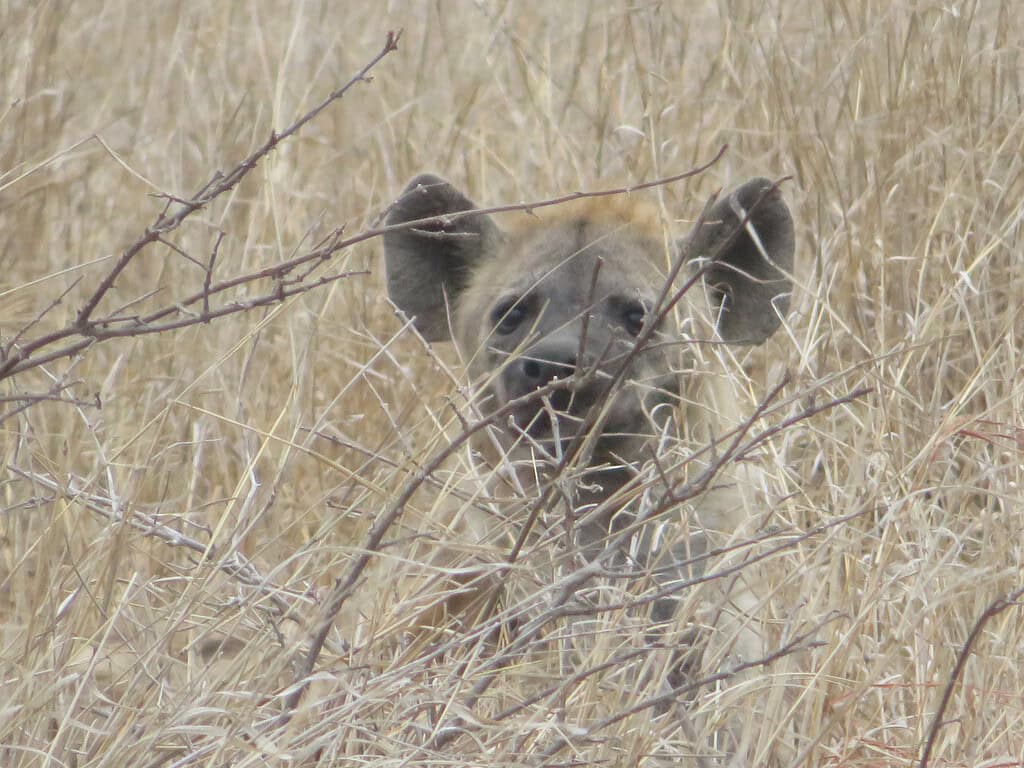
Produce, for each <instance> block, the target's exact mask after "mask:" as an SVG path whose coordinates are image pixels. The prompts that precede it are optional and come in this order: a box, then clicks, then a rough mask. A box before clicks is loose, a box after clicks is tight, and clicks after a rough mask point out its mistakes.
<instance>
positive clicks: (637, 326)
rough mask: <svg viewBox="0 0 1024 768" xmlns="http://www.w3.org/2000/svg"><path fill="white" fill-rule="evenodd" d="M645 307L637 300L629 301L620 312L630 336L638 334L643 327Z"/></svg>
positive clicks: (645, 315)
mask: <svg viewBox="0 0 1024 768" xmlns="http://www.w3.org/2000/svg"><path fill="white" fill-rule="evenodd" d="M646 317H647V308H646V307H644V305H643V304H641V303H640V302H639V301H636V302H630V303H629V304H628V305H627V306H626V308H625V310H624V311H623V313H622V321H623V323H624V324H625V326H626V331H628V332H629V335H630V336H639V335H640V331H642V330H643V327H644V318H646Z"/></svg>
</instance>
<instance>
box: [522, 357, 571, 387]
mask: <svg viewBox="0 0 1024 768" xmlns="http://www.w3.org/2000/svg"><path fill="white" fill-rule="evenodd" d="M575 372H576V350H575V349H564V348H563V349H558V348H554V349H552V348H548V349H544V348H539V349H538V348H535V349H531V350H530V351H529V352H527V354H525V355H524V356H523V358H522V359H521V360H520V361H519V373H520V375H521V376H522V377H523V383H524V384H525V385H526V389H536V388H537V387H543V386H544V385H545V384H548V383H550V382H552V381H555V380H557V379H565V378H568V377H569V376H572V375H573V373H575Z"/></svg>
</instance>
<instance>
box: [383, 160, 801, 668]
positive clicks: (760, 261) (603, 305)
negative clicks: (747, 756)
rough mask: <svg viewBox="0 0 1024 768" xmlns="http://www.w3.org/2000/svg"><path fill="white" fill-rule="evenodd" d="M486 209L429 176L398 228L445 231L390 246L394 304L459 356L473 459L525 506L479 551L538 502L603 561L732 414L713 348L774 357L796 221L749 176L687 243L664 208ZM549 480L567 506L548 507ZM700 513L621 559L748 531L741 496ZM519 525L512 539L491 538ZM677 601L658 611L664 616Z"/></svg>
mask: <svg viewBox="0 0 1024 768" xmlns="http://www.w3.org/2000/svg"><path fill="white" fill-rule="evenodd" d="M475 207H476V206H474V204H473V203H472V202H471V201H470V200H469V199H468V198H467V197H466V196H465V195H464V194H463V193H461V192H460V191H459V190H457V189H456V188H455V187H454V186H452V185H451V184H450V183H448V182H447V181H445V180H443V179H441V178H438V177H437V176H433V175H421V176H417V177H416V178H414V179H413V180H412V181H411V182H410V183H409V185H408V187H407V188H406V189H405V191H404V192H403V193H402V195H401V196H400V198H399V199H398V200H397V202H396V203H395V205H394V206H393V208H392V209H391V211H390V214H389V217H388V219H387V223H388V225H403V224H407V223H409V222H415V221H418V220H421V219H432V220H431V221H429V222H425V223H422V224H420V225H416V224H413V225H411V226H409V227H404V228H403V227H396V228H394V229H390V230H389V231H388V232H387V234H386V235H385V260H386V267H387V284H388V294H389V296H390V298H391V300H392V301H393V302H394V304H395V305H396V306H397V307H398V308H399V309H400V310H402V311H403V312H404V313H405V314H406V316H408V317H409V318H411V319H412V321H413V323H414V325H415V327H416V329H417V330H418V331H419V333H420V334H421V335H422V336H423V337H424V339H426V340H427V341H430V342H440V341H448V340H451V341H453V342H454V343H455V346H456V348H457V350H458V352H459V354H460V356H461V358H462V359H463V360H464V361H465V364H466V367H467V370H468V372H469V374H470V376H471V378H472V380H473V382H474V387H475V392H476V395H477V397H476V399H475V404H476V407H477V408H478V409H479V410H478V416H479V417H480V418H481V419H483V420H484V421H485V423H487V425H488V427H487V429H484V430H481V431H480V433H479V434H478V435H477V436H476V438H477V442H476V443H475V444H474V446H475V451H476V455H477V456H479V457H482V460H481V463H483V464H484V465H485V466H488V467H490V468H492V469H496V470H497V471H496V472H495V476H496V477H500V478H503V482H505V483H507V484H508V485H509V487H511V488H513V489H514V493H511V494H510V496H511V497H518V498H519V499H520V506H519V507H518V508H517V507H516V506H515V505H514V504H513V503H511V502H510V503H509V504H508V505H506V508H504V509H501V510H498V511H497V512H496V513H494V514H493V515H491V516H490V517H488V516H487V515H486V514H483V515H480V516H478V517H477V518H476V519H474V520H471V521H469V522H468V523H466V524H467V525H468V526H469V527H470V528H472V529H473V531H474V535H475V536H476V537H477V539H478V540H480V541H484V540H487V539H488V537H492V538H493V536H495V535H497V533H496V531H498V530H499V529H500V530H501V531H504V532H508V531H509V530H511V531H512V533H511V535H510V538H511V539H515V538H516V536H517V535H518V534H517V529H516V527H515V523H520V524H525V523H526V520H525V519H523V520H518V521H517V520H515V519H514V518H515V517H516V515H517V514H520V515H521V516H523V517H524V518H525V517H526V516H527V515H528V513H529V512H530V511H535V507H531V506H530V504H529V503H528V501H529V500H530V499H534V500H535V499H538V498H541V499H543V500H546V503H547V504H548V506H550V507H552V508H554V507H555V506H558V505H561V506H560V507H559V508H560V509H561V510H562V512H561V513H560V514H561V515H562V518H563V520H562V521H561V522H560V523H559V524H562V523H564V525H563V528H564V529H565V531H566V533H567V535H566V536H563V541H564V540H566V539H568V540H569V542H570V547H571V548H575V552H576V553H577V555H578V559H579V561H580V562H584V563H585V562H588V561H589V560H592V559H593V558H595V557H599V556H602V553H604V555H605V556H607V552H606V543H607V542H608V541H611V540H613V539H614V538H615V537H616V535H617V534H618V533H619V532H621V531H625V530H627V529H628V528H629V527H630V524H631V523H632V522H635V521H636V520H637V517H638V515H640V514H641V512H640V509H639V508H640V507H641V506H642V504H643V500H644V499H645V498H647V499H650V497H651V495H652V494H651V493H647V495H646V496H645V494H644V490H645V488H646V489H648V490H649V489H650V488H652V487H653V486H656V485H657V484H658V482H661V483H662V484H665V483H667V482H668V481H667V480H665V479H664V478H661V479H660V480H659V479H658V478H657V477H656V475H658V474H659V473H662V474H663V473H664V472H665V466H666V465H667V464H670V463H671V462H670V461H669V460H668V459H666V460H665V462H663V463H661V464H659V462H658V461H657V457H658V455H659V451H660V450H661V449H662V448H663V447H664V446H665V445H666V440H668V439H669V438H668V434H669V433H670V432H676V433H678V432H680V431H682V432H685V433H687V434H692V435H697V436H700V437H701V439H704V440H707V439H710V437H711V436H712V435H714V434H716V433H717V432H718V430H720V429H721V428H722V427H721V424H720V417H723V416H724V415H725V413H726V412H727V411H729V410H730V409H734V407H735V406H734V403H732V402H729V401H730V399H731V398H730V397H729V396H728V395H722V394H716V393H715V389H714V387H713V386H708V385H707V380H708V377H707V376H702V375H701V371H700V368H701V365H702V362H701V361H702V360H705V359H706V357H707V355H706V353H705V351H704V350H702V347H706V346H708V344H706V343H710V344H714V343H715V342H717V343H719V344H722V343H727V344H729V345H750V344H760V343H762V342H764V341H765V340H766V339H767V338H768V337H770V336H771V335H772V334H773V333H774V332H775V331H776V330H777V329H778V328H779V327H780V325H781V322H782V318H783V317H784V315H785V313H786V311H787V309H788V305H789V291H790V280H789V277H788V274H789V273H790V269H791V266H792V258H793V223H792V219H791V216H790V213H789V209H788V208H787V206H786V204H785V202H784V200H783V198H782V195H781V193H780V192H779V190H778V189H777V188H776V187H775V186H774V185H773V184H772V183H771V182H769V181H767V180H766V179H761V178H758V179H753V180H751V181H748V182H746V183H745V184H742V185H741V186H739V187H738V188H736V189H735V190H734V191H732V192H731V193H729V194H727V195H725V196H723V197H721V198H720V199H719V200H718V201H717V203H715V204H714V205H712V206H710V207H709V208H708V209H707V210H706V211H705V212H704V214H703V215H702V216H701V217H700V219H699V221H698V224H697V226H696V227H695V228H694V229H693V230H692V231H691V232H690V233H689V234H688V235H686V236H684V237H682V238H680V239H678V240H673V239H671V238H669V237H666V235H665V227H664V226H663V223H662V217H661V216H660V215H658V212H657V211H656V210H653V209H647V208H645V207H643V206H642V205H640V204H637V203H635V202H632V201H630V200H628V199H623V198H595V199H588V200H582V201H577V202H575V203H572V204H569V205H567V206H558V207H557V208H556V209H554V210H553V212H552V213H551V214H547V215H544V214H543V213H542V212H538V213H535V214H533V215H531V216H528V217H526V218H527V219H528V222H527V223H526V224H524V225H523V226H521V227H518V228H515V229H513V230H511V231H503V230H502V229H501V228H499V226H498V224H497V223H496V222H495V221H494V220H493V219H492V218H491V217H489V216H488V215H486V214H483V213H478V212H474V209H475ZM467 212H469V213H467ZM436 217H440V218H436ZM727 420H728V419H726V421H727ZM701 461H702V462H703V464H704V466H707V465H708V463H709V462H708V459H707V458H706V456H705V458H704V459H702V460H701ZM698 463H700V462H698ZM652 464H653V465H655V466H656V467H657V471H655V470H650V469H649V468H650V466H651V465H652ZM683 464H684V465H685V464H686V462H685V461H684V462H683ZM645 465H646V466H647V467H648V470H647V472H646V474H645V471H644V469H643V467H644V466H645ZM676 466H679V465H678V463H677V465H676ZM567 477H568V478H570V479H571V482H564V480H565V478H567ZM645 477H646V478H647V480H646V481H645V480H644V478H645ZM652 478H654V479H653V480H652ZM559 480H561V481H562V482H558V481H559ZM552 482H554V483H556V485H557V492H555V493H548V494H547V495H546V496H545V495H544V490H545V488H549V487H550V483H552ZM645 482H646V485H645ZM546 483H547V484H548V485H546ZM716 486H718V487H729V486H735V483H728V482H720V481H716ZM654 495H657V494H656V493H655V494H654ZM522 499H526V500H527V501H522ZM692 507H693V508H694V509H696V511H697V514H696V519H694V520H690V521H688V522H687V524H686V525H685V526H683V527H685V528H686V534H685V535H684V536H682V537H681V538H680V537H678V536H675V537H674V536H672V535H671V533H672V532H671V531H668V532H667V531H666V530H665V529H664V525H663V524H664V521H665V520H666V519H673V518H672V516H671V515H664V514H659V518H658V521H657V522H658V523H661V524H662V527H661V528H660V529H656V526H653V525H652V526H648V528H650V529H651V530H647V531H645V532H642V533H641V535H639V537H638V538H636V537H635V538H634V539H631V542H632V545H631V546H632V549H633V551H632V554H631V555H629V556H627V555H626V554H621V553H620V554H618V555H617V556H616V557H617V560H618V561H619V562H620V563H621V562H623V561H624V560H626V559H629V557H632V558H633V559H634V560H635V559H636V557H637V550H638V549H639V550H640V555H642V556H645V557H646V556H647V555H649V552H650V550H653V549H657V548H658V547H659V540H667V541H671V542H672V543H671V546H669V547H668V551H669V552H670V553H671V556H673V557H676V556H678V557H677V559H685V557H689V556H691V555H692V554H693V553H694V552H695V551H696V552H697V553H699V552H700V550H701V549H702V548H703V547H705V546H706V536H707V535H709V533H710V535H720V536H721V537H722V540H723V541H724V540H725V539H727V538H728V536H729V535H730V534H732V533H733V532H735V531H736V530H739V529H741V528H742V527H743V525H744V523H745V521H746V520H747V519H748V518H749V517H750V512H749V506H748V505H747V504H746V503H745V502H744V501H743V499H741V498H738V497H737V494H736V493H731V494H730V493H726V494H724V495H723V494H722V493H717V494H715V493H711V492H709V493H707V494H705V495H704V496H702V497H701V498H698V499H695V500H694V501H693V504H692ZM517 509H518V510H519V512H518V513H517V511H516V510H517ZM661 512H664V510H661ZM510 518H512V522H513V525H512V526H511V527H510V526H508V525H496V524H495V520H500V521H501V522H502V523H507V522H508V521H509V519H510ZM675 519H678V518H675ZM677 527H678V526H677ZM655 529H656V530H655ZM620 540H621V537H620ZM663 549H664V548H663ZM684 550H685V555H684V554H682V553H683V552H684ZM661 560H662V561H664V557H662V558H661ZM662 572H664V569H662ZM670 605H671V603H666V602H665V601H664V600H662V601H661V602H659V603H658V604H657V606H656V608H657V609H658V610H659V611H660V616H659V618H664V617H665V615H666V610H668V611H670V610H671V608H670V607H669V608H667V609H666V606H670ZM747 652H749V653H752V652H754V651H753V650H750V649H748V651H747Z"/></svg>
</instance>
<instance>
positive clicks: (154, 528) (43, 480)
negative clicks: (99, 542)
mask: <svg viewBox="0 0 1024 768" xmlns="http://www.w3.org/2000/svg"><path fill="white" fill-rule="evenodd" d="M7 468H8V469H9V470H10V471H11V472H13V473H14V474H16V475H18V476H19V477H23V478H24V479H26V480H28V481H30V482H33V483H36V484H38V485H41V486H43V487H44V488H46V489H48V490H50V491H53V492H54V493H57V494H59V495H60V496H61V497H63V498H65V499H68V500H74V501H78V502H80V503H81V504H83V505H84V506H85V507H86V508H87V509H88V510H90V511H91V512H94V513H95V514H97V515H99V516H100V517H102V518H104V519H105V520H109V521H111V522H116V523H123V522H127V523H128V524H129V525H131V526H132V527H133V528H135V529H137V530H139V531H142V533H143V534H145V535H146V536H153V537H154V538H157V539H160V540H161V541H163V542H165V543H167V544H169V545H171V546H172V547H184V548H185V549H188V550H191V551H192V552H196V553H198V554H199V555H200V557H202V558H203V559H204V560H208V561H210V562H212V563H214V564H215V565H216V567H217V569H218V570H220V571H222V572H224V573H226V574H227V575H228V576H230V577H231V578H233V579H235V580H236V581H238V582H240V583H242V584H244V585H245V586H247V587H251V588H253V589H255V590H256V591H257V592H259V593H261V594H264V595H266V596H267V597H268V598H269V599H270V601H271V602H272V603H273V605H274V608H275V609H276V610H277V611H278V613H279V615H281V616H286V615H288V614H290V613H291V611H292V609H293V607H294V606H293V605H292V603H290V602H289V601H288V600H285V599H284V598H283V597H282V595H287V596H288V597H289V598H291V599H292V600H305V601H307V602H308V601H309V598H308V597H307V596H305V595H303V594H301V593H299V592H296V591H294V590H289V589H286V588H285V587H281V586H277V585H275V584H271V583H270V582H269V581H268V580H267V578H266V577H265V576H263V575H262V574H260V572H259V571H258V570H257V568H256V566H254V565H253V564H252V562H251V561H249V560H248V559H247V558H246V557H245V556H244V555H242V554H241V553H240V552H237V551H236V552H230V553H227V554H225V555H221V554H220V553H219V552H218V551H217V548H216V547H215V546H214V545H213V544H204V543H203V542H201V541H198V540H197V539H194V538H192V537H191V536H186V535H185V534H183V533H181V532H180V531H177V530H175V529H174V528H171V527H170V526H169V525H165V524H164V523H162V522H160V521H159V519H158V518H157V517H156V516H155V515H150V514H147V513H145V512H141V511H139V510H138V509H134V510H132V512H131V514H130V516H129V517H128V518H127V519H126V518H125V517H124V515H123V513H122V512H120V511H119V510H118V507H117V505H116V504H115V503H114V502H113V501H112V500H111V499H109V498H107V497H105V496H100V495H97V494H94V493H89V492H88V491H86V490H85V488H84V486H85V482H84V481H83V480H81V479H80V478H76V477H70V478H69V482H68V483H66V484H65V483H59V482H57V481H56V480H54V479H53V478H52V477H49V476H47V475H41V474H39V473H38V472H29V471H26V470H23V469H21V468H19V467H16V466H13V465H10V464H8V465H7Z"/></svg>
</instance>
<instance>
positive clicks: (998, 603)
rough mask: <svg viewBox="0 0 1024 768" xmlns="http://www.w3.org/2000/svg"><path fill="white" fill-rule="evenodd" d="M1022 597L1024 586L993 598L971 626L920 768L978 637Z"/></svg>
mask: <svg viewBox="0 0 1024 768" xmlns="http://www.w3.org/2000/svg"><path fill="white" fill-rule="evenodd" d="M1022 597H1024V587H1021V588H1020V589H1017V590H1014V591H1013V592H1011V593H1010V594H1008V595H1007V596H1006V597H1000V598H998V599H997V600H993V601H992V602H991V603H990V604H989V606H988V607H987V608H986V609H985V610H984V611H982V613H981V616H979V617H978V620H977V621H976V622H975V623H974V627H972V628H971V633H970V634H969V635H968V636H967V641H966V642H965V643H964V647H963V648H961V649H960V652H959V653H958V654H957V655H956V664H954V665H953V672H952V673H951V674H950V676H949V680H948V681H947V683H946V687H945V689H944V690H943V691H942V699H941V700H940V701H939V708H938V709H937V710H936V711H935V716H934V717H933V718H932V723H931V725H930V726H929V728H928V735H927V736H926V737H925V740H924V744H923V745H922V746H921V762H919V763H918V766H920V768H928V761H929V760H930V759H931V755H932V749H933V748H934V747H935V742H936V740H937V739H938V736H939V731H941V730H942V727H943V726H944V725H945V724H946V723H945V721H944V719H943V718H944V716H945V714H946V709H947V708H948V707H949V702H950V699H952V698H953V689H954V688H956V684H957V682H958V681H959V680H960V676H961V675H962V674H963V671H964V667H965V666H966V665H967V659H968V658H970V655H971V651H972V650H973V649H974V645H975V643H977V642H978V638H979V637H981V631H982V630H983V629H984V628H985V625H986V624H987V623H988V622H989V621H991V620H992V619H993V618H995V617H996V616H998V615H999V614H1000V613H1002V612H1003V611H1005V610H1006V609H1007V608H1010V607H1012V606H1019V605H1020V602H1019V601H1020V599H1021V598H1022Z"/></svg>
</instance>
